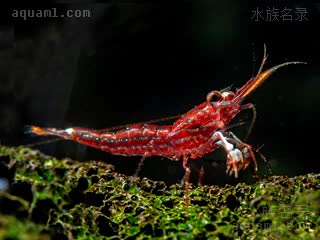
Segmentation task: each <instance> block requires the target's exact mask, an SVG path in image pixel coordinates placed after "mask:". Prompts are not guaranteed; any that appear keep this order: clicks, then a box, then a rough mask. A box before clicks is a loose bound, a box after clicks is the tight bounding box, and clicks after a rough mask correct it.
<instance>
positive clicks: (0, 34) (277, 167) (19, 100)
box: [0, 0, 320, 184]
mask: <svg viewBox="0 0 320 240" xmlns="http://www.w3.org/2000/svg"><path fill="white" fill-rule="evenodd" d="M74 2H75V3H73V4H54V3H52V4H47V5H42V6H41V5H35V6H30V5H28V6H19V7H15V6H11V7H6V8H2V10H1V11H2V13H1V22H2V24H1V28H0V84H1V87H0V140H1V144H5V145H13V146H17V145H25V144H31V143H38V142H41V141H43V140H46V139H47V138H41V137H32V136H29V135H25V134H24V132H23V127H24V126H25V125H31V124H32V125H39V126H43V127H59V128H67V127H70V126H82V127H89V128H94V129H101V128H107V127H112V126H116V125H122V124H127V123H133V122H139V121H147V120H150V119H156V118H163V117H168V116H171V115H176V114H180V113H184V112H186V111H188V110H190V109H191V108H193V107H194V106H195V105H198V104H200V103H201V102H203V101H204V100H205V97H206V94H207V93H208V92H209V91H211V90H214V89H216V90H219V89H222V88H225V87H227V86H230V85H232V84H234V87H241V86H242V85H243V84H244V83H245V82H246V81H247V80H248V79H249V78H250V77H251V76H253V75H254V74H255V73H256V72H257V70H258V69H259V65H260V62H261V58H262V55H263V44H264V43H265V44H266V46H267V51H268V56H269V57H268V61H267V64H266V68H268V67H272V66H274V65H276V64H280V63H283V62H286V61H306V62H308V65H292V66H288V67H286V68H283V69H281V70H279V71H278V72H277V73H275V74H274V75H273V76H272V77H271V78H270V79H269V80H268V81H267V82H266V83H265V84H263V86H261V87H260V88H259V89H257V91H255V92H254V93H253V94H252V95H250V97H248V99H247V100H246V101H245V103H247V102H252V103H254V104H256V108H257V111H258V118H257V121H256V124H255V127H254V130H253V132H252V134H251V135H250V137H249V139H248V143H249V144H252V145H253V146H260V145H262V144H264V147H263V148H262V149H261V152H262V153H263V154H264V155H265V156H266V157H267V159H268V160H269V161H270V163H271V165H272V168H273V171H274V174H275V175H289V176H295V175H299V174H305V173H309V172H319V162H320V160H319V156H318V148H319V144H318V143H319V135H318V131H317V130H318V129H319V119H320V118H319V106H320V94H319V90H320V70H319V69H320V68H319V66H320V65H319V56H320V55H319V53H320V51H319V49H320V46H319V43H320V37H318V31H319V29H320V28H319V27H320V25H319V23H320V22H319V12H320V4H319V3H308V2H305V1H274V2H273V3H272V2H269V3H268V4H262V3H261V1H258V2H257V3H254V2H251V3H250V4H249V3H248V2H245V1H232V0H227V1H187V0H185V1H151V0H148V1H142V0H141V1H113V2H114V3H111V2H110V3H108V4H78V3H77V2H76V1H74ZM52 7H55V8H57V11H58V13H64V11H66V10H68V9H89V10H90V11H91V17H90V18H29V19H27V20H23V19H21V18H14V17H12V15H11V14H12V11H13V10H14V9H20V10H21V9H49V8H52ZM257 8H258V9H259V10H262V11H263V12H262V13H261V16H262V17H264V18H265V19H264V20H263V19H261V18H259V19H255V18H254V16H253V11H256V10H257ZM269 8H270V9H272V8H275V9H278V10H279V13H280V12H281V11H283V10H284V9H285V8H287V9H291V13H290V14H291V15H292V17H293V19H292V21H284V20H283V19H282V18H281V16H279V17H278V19H279V20H278V21H277V20H275V19H274V20H270V19H269V20H268V19H266V18H267V15H266V11H267V10H268V9H269ZM298 8H304V9H305V10H306V12H307V13H306V18H307V19H303V21H297V20H295V18H296V17H297V15H296V13H295V12H296V11H297V9H298ZM255 20H258V21H255ZM233 90H235V89H233ZM250 116H251V115H250V112H247V113H244V114H241V115H240V117H239V119H242V118H244V119H247V120H248V119H250ZM235 122H237V119H235ZM159 124H161V123H159ZM246 129H247V128H246V126H243V127H242V128H239V129H235V132H238V134H239V137H240V138H243V136H244V132H245V131H246ZM34 148H37V149H40V150H41V151H43V152H45V153H47V154H51V155H54V156H57V157H70V158H74V159H78V160H81V161H88V160H90V159H99V160H103V161H106V162H108V163H111V164H114V165H115V166H116V169H117V171H119V172H122V173H125V174H128V175H132V174H134V172H135V170H136V168H137V165H138V163H139V160H140V158H139V157H121V156H112V155H110V154H108V153H105V152H101V151H99V150H96V149H91V148H87V147H85V146H82V145H79V144H77V143H72V142H67V141H60V142H54V143H50V144H42V145H36V146H34ZM225 157H226V156H225V153H224V152H223V151H220V150H219V151H217V152H216V153H213V154H210V155H209V156H205V157H204V158H203V159H197V160H195V161H193V163H192V169H193V173H194V174H193V175H192V178H193V181H194V182H196V179H197V173H196V172H197V171H196V169H199V168H200V167H201V166H203V167H204V170H205V178H204V183H205V184H223V183H226V182H228V183H235V182H238V181H245V180H246V178H247V177H249V178H250V171H245V172H241V174H240V179H238V180H235V179H233V177H229V176H225ZM266 169H267V168H266V166H265V164H264V163H263V162H262V161H259V173H260V175H261V176H262V175H264V174H268V172H267V170H266ZM183 174H184V171H183V168H182V163H181V162H173V161H170V160H168V159H161V158H160V157H152V158H149V159H147V160H146V161H145V163H144V166H143V168H142V171H141V172H140V176H142V177H149V178H151V179H153V180H164V181H166V182H168V183H176V182H179V180H181V179H182V177H183Z"/></svg>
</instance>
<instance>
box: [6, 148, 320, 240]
mask: <svg viewBox="0 0 320 240" xmlns="http://www.w3.org/2000/svg"><path fill="white" fill-rule="evenodd" d="M0 174H1V176H0V177H5V178H7V179H8V180H9V183H10V188H9V190H8V191H7V192H4V191H2V192H0V239H26V238H25V236H32V237H34V238H32V237H29V238H28V239H37V238H36V236H37V237H38V239H40V238H41V239H45V238H44V237H40V236H41V234H45V236H46V237H47V238H48V239H50V237H51V238H54V239H55V238H61V239H68V238H69V239H318V238H319V237H320V232H319V231H320V228H319V224H320V220H319V213H320V174H308V175H304V176H297V177H294V178H288V177H285V176H270V177H266V178H263V179H260V180H259V181H257V182H256V183H254V184H252V185H247V184H244V183H239V184H237V185H236V186H231V185H226V186H225V187H218V186H202V187H194V186H193V185H192V184H191V186H190V207H189V215H186V208H185V201H184V187H183V186H182V185H180V184H176V185H173V186H170V187H168V186H166V184H165V183H163V182H155V181H151V180H149V179H146V178H143V179H141V178H138V177H131V176H125V175H122V174H119V173H116V172H115V171H114V168H113V166H112V165H109V164H106V163H104V162H101V161H88V162H85V163H83V162H78V161H74V160H71V159H68V158H65V159H56V158H53V157H51V156H46V155H44V154H42V153H41V152H39V151H36V150H33V149H28V148H13V147H5V146H1V147H0ZM4 219H8V220H7V221H11V222H12V223H10V224H9V223H4V222H3V221H4ZM13 222H14V223H13ZM13 225H17V226H21V227H17V228H16V230H15V231H13V230H12V227H11V226H13ZM8 234H9V235H8ZM8 236H9V237H10V236H13V237H11V238H9V237H8Z"/></svg>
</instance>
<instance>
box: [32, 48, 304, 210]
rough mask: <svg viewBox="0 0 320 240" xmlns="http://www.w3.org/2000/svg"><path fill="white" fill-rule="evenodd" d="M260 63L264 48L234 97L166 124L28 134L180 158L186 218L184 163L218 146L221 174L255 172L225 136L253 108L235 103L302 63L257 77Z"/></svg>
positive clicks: (238, 144) (244, 147)
mask: <svg viewBox="0 0 320 240" xmlns="http://www.w3.org/2000/svg"><path fill="white" fill-rule="evenodd" d="M265 61H266V47H265V48H264V57H263V61H262V63H261V66H260V69H259V71H258V73H257V75H256V76H255V77H252V78H251V79H250V80H249V81H248V82H247V83H246V84H245V85H244V86H243V87H241V88H240V89H238V90H237V91H236V92H235V93H234V92H232V91H230V90H229V89H226V90H222V91H216V90H215V91H211V92H209V93H208V95H207V98H206V101H204V102H203V103H201V104H200V105H198V106H196V107H194V108H193V109H191V110H190V111H188V112H187V113H185V114H184V115H182V116H181V117H180V118H179V119H177V120H176V121H175V122H174V123H173V124H172V125H155V124H134V125H131V126H128V127H126V128H125V129H122V130H118V131H107V132H101V131H99V130H93V129H86V128H81V127H71V128H67V129H56V128H40V127H37V126H31V127H30V131H31V132H32V133H35V134H37V135H54V136H59V137H61V138H64V139H68V140H73V141H76V142H78V143H81V144H85V145H88V146H91V147H94V148H98V149H100V150H102V151H106V152H109V153H111V154H115V155H124V156H143V157H149V156H162V157H167V158H169V159H171V160H175V161H178V160H180V159H181V158H182V159H183V168H184V169H185V172H186V174H185V191H186V194H185V196H186V197H185V200H186V209H187V210H186V212H187V214H188V202H189V200H188V189H189V176H190V168H189V167H188V166H187V163H188V160H189V159H196V158H200V157H202V156H203V155H205V154H207V153H210V152H213V151H215V150H216V149H218V148H220V147H223V148H224V150H225V152H226V154H227V163H226V172H227V173H228V172H229V173H230V175H231V174H234V176H235V177H236V178H237V177H238V171H239V170H241V169H246V168H247V167H248V166H249V165H250V163H251V161H253V163H254V171H255V172H257V170H258V166H257V160H256V157H255V154H254V151H255V150H254V149H253V148H252V147H251V146H250V145H249V144H246V143H244V142H242V141H241V140H240V139H239V138H237V137H236V136H235V135H234V134H233V133H232V132H231V131H230V126H229V124H230V122H231V120H232V119H233V118H234V117H235V116H236V115H237V114H238V113H239V112H240V111H242V110H244V109H253V108H254V105H253V104H251V103H247V104H244V105H242V104H241V103H242V102H243V100H244V99H245V97H247V96H248V95H249V94H250V93H252V92H253V91H254V90H255V89H256V88H258V87H259V86H260V85H261V84H262V83H263V82H264V81H265V80H266V79H267V78H268V77H269V76H270V75H271V74H272V73H274V72H275V71H276V70H278V69H279V68H281V67H283V66H287V65H289V64H305V63H304V62H286V63H282V64H280V65H277V66H275V67H272V68H270V69H268V70H266V71H264V72H262V69H263V66H264V64H265ZM214 97H215V99H214ZM263 159H264V158H263ZM264 160H265V159H264Z"/></svg>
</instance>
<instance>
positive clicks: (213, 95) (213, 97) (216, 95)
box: [207, 90, 223, 102]
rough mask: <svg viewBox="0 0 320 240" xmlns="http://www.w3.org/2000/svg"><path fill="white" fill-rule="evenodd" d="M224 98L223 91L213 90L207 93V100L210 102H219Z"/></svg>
mask: <svg viewBox="0 0 320 240" xmlns="http://www.w3.org/2000/svg"><path fill="white" fill-rule="evenodd" d="M222 99H223V96H222V94H221V92H219V91H216V90H215V91H211V92H209V93H208V94H207V101H208V102H218V101H220V100H222Z"/></svg>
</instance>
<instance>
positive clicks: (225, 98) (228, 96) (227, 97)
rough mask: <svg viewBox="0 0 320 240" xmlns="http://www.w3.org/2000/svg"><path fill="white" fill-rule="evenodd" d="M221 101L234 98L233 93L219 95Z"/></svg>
mask: <svg viewBox="0 0 320 240" xmlns="http://www.w3.org/2000/svg"><path fill="white" fill-rule="evenodd" d="M221 96H222V98H223V101H230V100H232V99H233V98H234V93H233V92H223V93H222V94H221Z"/></svg>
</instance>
